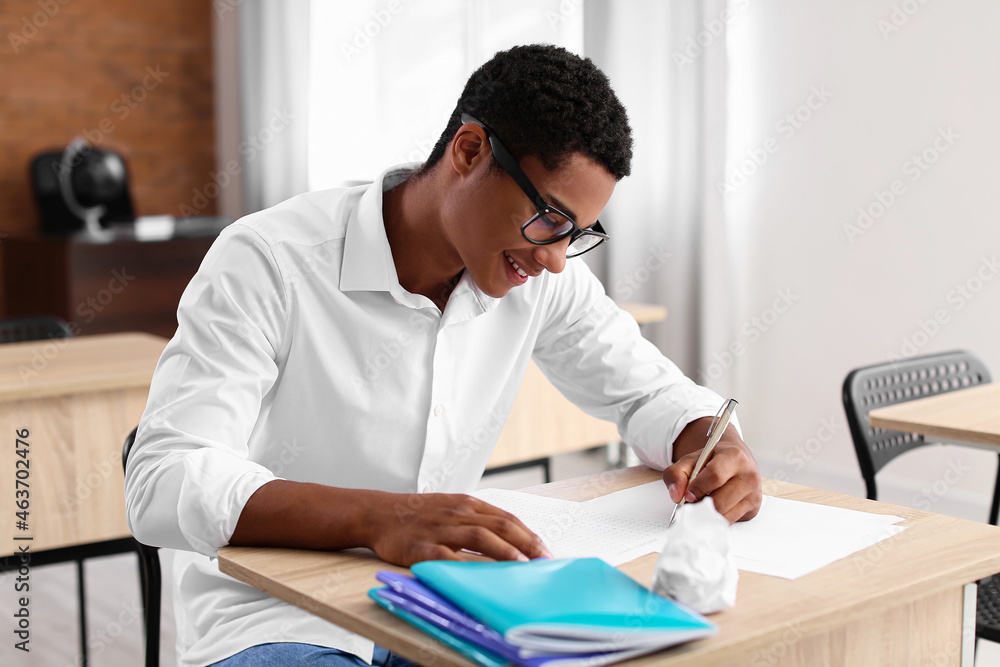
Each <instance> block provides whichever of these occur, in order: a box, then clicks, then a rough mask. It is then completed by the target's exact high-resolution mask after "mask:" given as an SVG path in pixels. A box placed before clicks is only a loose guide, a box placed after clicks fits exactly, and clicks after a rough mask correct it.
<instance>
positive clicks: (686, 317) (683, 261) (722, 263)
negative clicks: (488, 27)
mask: <svg viewBox="0 0 1000 667" xmlns="http://www.w3.org/2000/svg"><path fill="white" fill-rule="evenodd" d="M584 6H585V11H586V14H585V19H584V26H585V32H584V53H585V54H586V55H587V56H589V57H590V58H592V59H593V60H594V62H595V63H596V64H597V65H598V66H599V67H600V68H601V69H603V70H604V71H605V73H607V74H608V76H609V78H610V79H611V84H612V86H613V88H614V89H615V91H616V92H617V93H618V95H619V97H620V98H621V100H622V102H623V103H624V104H625V107H626V108H627V110H628V114H629V120H630V121H631V124H632V129H633V136H634V139H635V148H634V155H635V157H634V159H633V163H632V175H631V176H629V177H628V178H626V179H625V180H623V181H622V182H621V183H619V184H618V186H617V188H616V190H615V194H614V196H613V197H612V198H611V202H610V204H609V205H608V208H607V209H606V210H605V213H604V218H605V220H606V221H607V224H605V228H606V229H608V232H609V233H610V234H611V239H612V240H611V243H609V244H608V246H607V253H606V259H605V260H604V262H603V266H600V265H596V266H595V270H597V271H599V273H598V275H602V277H603V279H604V284H605V286H606V287H607V289H608V292H609V293H610V294H611V296H612V297H614V298H615V299H617V300H619V301H642V302H651V303H658V304H661V305H664V306H666V307H667V310H668V316H667V321H666V322H665V323H663V324H660V325H657V327H656V332H657V333H656V335H655V336H653V340H654V342H655V343H656V344H657V345H658V346H659V347H660V349H661V350H663V352H664V353H665V354H667V356H669V357H670V358H671V359H673V360H674V361H675V362H676V363H677V364H678V365H679V366H680V367H681V368H682V369H683V370H684V371H685V372H686V373H687V374H688V375H690V376H692V377H693V378H695V379H696V380H697V381H699V382H701V383H703V384H708V385H709V386H712V387H713V388H715V389H716V390H717V391H719V392H720V393H723V394H726V393H729V392H730V391H731V389H732V388H731V386H730V383H731V374H730V373H729V372H728V371H729V370H731V367H730V368H726V369H725V370H726V371H727V372H725V373H721V374H719V373H715V372H710V371H718V370H719V362H718V361H717V359H718V358H719V355H722V358H723V359H725V356H724V353H725V351H726V350H727V349H728V348H729V347H730V345H731V344H732V342H733V341H735V340H737V338H736V331H735V329H734V326H733V318H732V309H733V303H732V297H731V295H732V294H733V289H732V288H733V285H732V279H731V265H732V259H733V258H732V251H731V249H730V247H729V246H730V243H729V236H728V235H727V230H726V224H725V215H724V209H723V199H722V194H721V193H720V192H719V190H718V188H717V184H718V183H721V182H723V181H724V178H723V174H724V170H725V157H726V132H725V130H726V122H725V119H726V44H725V25H726V21H727V18H728V19H730V20H731V19H732V16H733V15H734V14H735V12H733V10H731V9H730V8H728V7H727V3H726V1H725V0H670V1H669V2H659V1H655V0H649V1H643V0H631V1H625V2H622V1H620V0H616V1H612V0H586V3H585V5H584ZM601 271H602V272H603V274H602V273H600V272H601ZM713 364H715V365H716V366H715V367H713ZM713 376H715V377H713Z"/></svg>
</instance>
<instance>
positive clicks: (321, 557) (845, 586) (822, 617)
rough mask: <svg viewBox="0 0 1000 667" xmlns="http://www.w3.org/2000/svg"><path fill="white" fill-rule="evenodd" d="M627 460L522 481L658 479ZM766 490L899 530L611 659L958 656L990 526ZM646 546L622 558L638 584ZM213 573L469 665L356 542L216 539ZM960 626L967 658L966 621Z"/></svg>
mask: <svg viewBox="0 0 1000 667" xmlns="http://www.w3.org/2000/svg"><path fill="white" fill-rule="evenodd" d="M659 477H660V475H659V473H657V472H654V471H651V470H648V469H645V468H641V467H636V468H628V469H625V470H617V471H613V472H609V473H602V474H598V475H593V476H590V477H582V478H579V479H575V480H568V481H565V482H557V483H554V484H547V485H544V486H541V487H533V488H531V489H527V490H528V491H531V492H532V493H539V494H541V495H547V496H553V497H558V498H565V499H569V500H586V499H589V498H593V497H596V496H600V495H603V494H607V493H611V492H612V491H617V490H620V489H623V488H628V487H631V486H634V485H637V484H641V483H645V482H649V481H653V480H656V479H659ZM765 488H766V489H767V490H768V492H769V493H771V494H774V495H777V496H780V497H784V498H792V499H795V500H803V501H807V502H815V503H820V504H824V505H832V506H837V507H847V508H851V509H859V510H863V511H867V512H875V513H883V514H895V515H898V516H902V517H904V519H906V521H905V523H904V525H906V526H908V527H909V528H908V529H907V530H905V531H903V532H902V533H900V534H899V535H895V536H893V537H890V538H888V539H887V540H884V541H882V542H880V543H879V544H877V545H875V546H873V547H871V548H869V549H867V550H865V551H862V552H859V553H858V554H855V555H854V556H851V557H849V558H845V559H843V560H840V561H837V562H836V563H833V564H831V565H829V566H827V567H825V568H822V569H821V570H818V571H816V572H813V573H812V574H809V575H806V576H804V577H801V578H800V579H797V580H795V581H788V580H785V579H778V578H775V577H767V576H764V575H759V574H753V573H747V572H741V573H740V586H739V594H738V598H737V605H736V607H735V608H733V609H730V610H727V611H724V612H721V613H719V614H715V615H713V616H712V620H713V621H714V622H715V623H717V624H718V625H719V633H718V634H717V635H715V636H714V637H711V638H709V639H705V640H701V641H697V642H693V643H691V644H687V645H684V646H679V647H676V648H673V649H669V650H667V651H662V652H660V653H657V654H654V655H651V656H646V657H644V658H640V659H636V660H632V661H628V662H624V663H620V664H622V665H654V664H655V665H671V666H674V667H678V666H684V667H694V666H696V665H697V666H699V667H706V666H711V665H716V666H719V667H722V666H726V667H731V666H743V667H759V666H760V665H767V666H768V667H776V666H790V665H799V666H803V667H814V666H821V665H830V666H833V665H850V666H851V667H858V666H865V665H871V666H873V667H874V666H878V667H882V666H885V665H925V664H927V665H935V666H937V665H959V664H963V663H962V662H961V657H962V656H961V653H962V645H963V623H962V618H963V611H965V610H968V609H969V604H970V601H969V600H968V599H967V598H966V596H965V585H966V584H969V583H970V582H974V581H976V580H977V579H980V578H982V577H984V576H987V575H989V574H992V573H993V572H996V571H998V570H1000V528H997V527H995V526H989V525H986V524H980V523H974V522H971V521H964V520H961V519H953V518H950V517H944V516H939V515H935V514H928V513H926V512H920V511H917V510H912V509H909V508H905V507H896V506H893V505H887V504H885V503H878V502H874V501H870V500H864V499H860V498H854V497H850V496H843V495H840V494H836V493H831V492H828V491H820V490H816V489H810V488H807V487H803V486H798V485H795V484H788V483H785V482H776V481H770V480H769V481H767V482H766V486H765ZM655 562H656V556H655V554H651V555H648V556H644V557H642V558H639V559H637V560H635V561H632V562H631V563H628V564H626V565H624V566H622V567H621V569H622V570H623V571H624V572H626V573H627V574H629V575H630V576H632V577H634V578H635V579H636V580H638V581H639V582H641V583H643V584H647V585H648V584H649V582H650V580H651V578H652V572H653V568H654V565H655ZM219 567H220V569H221V570H222V572H224V573H226V574H229V575H231V576H233V577H236V578H237V579H240V580H241V581H244V582H247V583H249V584H251V585H253V586H255V587H257V588H259V589H260V590H263V591H265V592H267V593H269V594H271V595H273V596H275V597H278V598H280V599H282V600H285V601H287V602H289V603H291V604H294V605H297V606H299V607H301V608H303V609H306V610H307V611H309V612H311V613H314V614H317V615H318V616H321V617H322V618H325V619H327V620H329V621H331V622H333V623H336V624H338V625H341V626H342V627H345V628H347V629H349V630H352V631H354V632H357V633H360V634H363V635H365V636H367V637H370V638H371V639H373V640H374V641H375V642H377V643H378V644H381V645H382V646H385V647H387V648H389V649H390V650H392V651H395V652H397V653H401V654H402V655H404V656H406V657H407V658H409V659H410V660H414V661H417V662H419V663H420V664H423V665H434V666H435V667H440V666H442V665H447V666H450V667H467V666H468V665H471V664H473V663H471V662H469V661H467V660H466V659H464V658H463V657H461V656H460V655H458V654H457V653H455V652H453V651H451V650H450V649H447V648H445V647H444V646H443V645H442V644H439V643H437V642H436V641H434V640H432V639H430V638H429V637H427V636H425V635H424V634H423V633H421V632H420V631H418V630H416V629H414V628H412V627H411V626H409V625H407V624H406V623H404V622H403V621H401V620H399V619H397V618H395V617H394V616H392V615H391V614H389V613H388V612H386V611H384V610H382V609H381V608H379V607H377V606H376V605H375V603H374V602H372V601H371V600H369V599H368V597H367V592H368V589H369V588H372V587H373V586H376V585H378V584H377V582H376V580H375V572H376V571H378V570H382V569H394V570H397V571H402V569H401V568H396V567H394V566H390V565H386V564H385V563H383V562H381V561H379V560H378V559H376V558H375V557H374V556H373V555H372V554H371V553H370V552H368V551H366V550H353V551H351V552H340V553H336V552H333V553H329V552H318V551H299V550H294V549H268V548H253V547H225V548H223V549H222V550H220V552H219ZM971 610H972V618H971V621H969V622H968V623H967V625H966V627H965V629H966V630H967V632H966V634H965V638H966V641H965V646H966V649H967V652H966V660H970V662H968V664H970V665H971V657H970V656H969V653H968V651H969V650H971V637H972V633H973V632H974V629H975V601H974V599H973V600H972V601H971Z"/></svg>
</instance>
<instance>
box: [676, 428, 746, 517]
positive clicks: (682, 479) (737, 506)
mask: <svg viewBox="0 0 1000 667" xmlns="http://www.w3.org/2000/svg"><path fill="white" fill-rule="evenodd" d="M699 454H700V451H698V452H692V453H691V454H688V455H687V456H684V457H682V458H681V459H680V460H678V461H677V463H675V464H674V465H672V466H670V467H669V468H667V469H666V470H664V472H663V481H664V482H665V483H666V484H667V487H668V489H670V497H671V500H673V501H674V502H680V499H681V497H687V500H688V502H698V501H700V500H701V499H702V498H704V497H705V496H707V495H711V496H712V499H713V500H714V502H715V508H716V510H718V512H719V513H720V514H722V515H723V516H725V517H726V519H728V520H729V522H730V523H735V522H736V521H745V520H747V519H751V518H753V517H754V516H756V515H757V511H758V510H759V509H760V503H761V499H762V493H761V485H760V472H759V471H758V469H757V464H756V462H755V461H754V460H753V457H752V456H751V455H750V453H749V451H748V450H747V449H745V447H740V446H735V445H722V444H720V445H719V446H718V447H717V448H716V449H715V451H714V452H713V454H712V457H711V458H710V459H709V460H708V463H706V464H705V467H704V468H702V470H701V472H700V473H698V475H697V477H695V478H694V481H691V482H690V483H688V480H689V476H690V472H691V470H693V468H694V463H695V461H697V458H698V455H699ZM671 485H673V488H671Z"/></svg>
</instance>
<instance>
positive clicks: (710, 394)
mask: <svg viewBox="0 0 1000 667" xmlns="http://www.w3.org/2000/svg"><path fill="white" fill-rule="evenodd" d="M555 278H556V280H554V283H555V285H554V289H553V290H552V294H551V299H550V301H549V303H548V304H547V307H546V314H545V323H544V325H543V326H542V328H541V331H540V335H539V337H538V341H537V343H536V346H535V349H534V353H533V358H534V359H535V361H536V363H538V366H539V368H540V369H541V370H542V372H543V373H544V374H545V375H546V377H548V378H549V380H550V381H551V382H552V384H553V385H555V386H556V388H557V389H559V391H560V392H561V393H562V394H563V395H564V396H565V397H566V398H568V399H569V400H570V401H572V402H573V403H574V404H576V405H577V406H579V407H580V409H582V410H583V411H584V412H586V413H587V414H590V415H592V416H594V417H597V418H599V419H604V420H607V421H610V422H614V423H615V424H617V426H618V432H619V434H620V435H621V437H622V440H623V441H624V442H625V443H627V444H628V445H629V446H630V447H632V449H633V450H634V451H635V453H636V455H637V456H638V457H639V459H640V460H641V461H642V462H643V463H644V464H646V465H647V466H650V467H651V468H655V469H658V470H662V469H663V468H665V467H667V466H669V465H670V464H671V462H672V455H673V442H674V440H675V439H676V438H677V436H678V435H680V432H681V431H682V430H683V429H684V427H685V426H687V425H688V424H689V423H690V422H692V421H694V420H695V419H699V418H701V417H714V416H715V414H716V413H717V412H718V410H719V407H720V406H721V405H722V401H723V399H722V397H721V396H719V395H718V394H717V393H715V392H714V391H712V390H711V389H708V388H706V387H702V386H699V385H697V384H695V382H693V381H692V380H691V379H690V378H688V377H687V376H685V375H684V373H683V372H681V370H680V369H679V368H678V367H677V366H676V364H674V363H673V362H672V361H670V360H669V359H667V358H666V357H665V356H663V354H662V353H661V352H660V351H659V350H658V349H657V348H656V346H655V345H653V344H652V343H650V342H649V341H647V340H646V339H645V338H643V337H642V335H641V334H640V333H639V326H638V324H636V322H635V319H634V318H633V317H632V316H631V315H629V314H628V313H626V312H624V311H623V310H621V309H620V308H618V306H617V305H616V304H615V303H614V302H613V301H612V300H611V299H610V298H609V297H608V296H607V295H606V294H605V292H604V288H603V286H602V285H601V283H600V281H598V280H597V278H596V277H594V275H593V274H592V273H591V272H590V269H589V268H588V267H587V266H586V265H585V264H584V263H583V262H579V261H576V262H573V261H570V262H567V264H566V270H565V271H564V272H563V273H562V274H560V275H559V276H556V277H555Z"/></svg>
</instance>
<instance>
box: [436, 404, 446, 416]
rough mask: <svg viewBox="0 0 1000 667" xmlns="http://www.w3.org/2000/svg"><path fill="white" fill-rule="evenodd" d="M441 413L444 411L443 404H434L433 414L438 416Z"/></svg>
mask: <svg viewBox="0 0 1000 667" xmlns="http://www.w3.org/2000/svg"><path fill="white" fill-rule="evenodd" d="M442 413H444V406H443V405H436V406H434V416H435V417H440V416H441V414H442Z"/></svg>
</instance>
